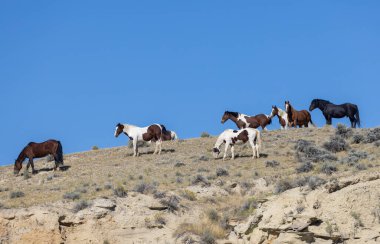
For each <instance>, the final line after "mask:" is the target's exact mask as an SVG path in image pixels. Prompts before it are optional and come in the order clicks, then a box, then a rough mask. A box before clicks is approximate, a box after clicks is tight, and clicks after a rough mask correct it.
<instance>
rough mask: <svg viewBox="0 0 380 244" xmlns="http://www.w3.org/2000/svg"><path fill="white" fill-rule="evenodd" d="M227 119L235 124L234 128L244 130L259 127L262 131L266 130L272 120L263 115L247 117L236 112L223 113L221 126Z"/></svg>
mask: <svg viewBox="0 0 380 244" xmlns="http://www.w3.org/2000/svg"><path fill="white" fill-rule="evenodd" d="M229 119H230V120H232V121H233V122H235V124H236V126H237V127H238V128H239V129H244V128H248V127H250V128H253V129H256V128H257V127H259V126H261V128H262V129H263V130H267V129H266V128H265V127H266V126H267V125H269V124H270V123H271V122H272V119H271V118H270V117H269V116H267V115H265V114H258V115H256V116H248V115H245V114H241V113H238V112H230V111H225V112H224V114H223V117H222V121H221V122H222V124H224V122H226V121H227V120H229Z"/></svg>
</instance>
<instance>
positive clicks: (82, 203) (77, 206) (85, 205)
mask: <svg viewBox="0 0 380 244" xmlns="http://www.w3.org/2000/svg"><path fill="white" fill-rule="evenodd" d="M90 206H91V203H90V202H88V201H84V200H82V201H79V202H77V203H76V204H75V205H74V207H73V212H74V213H77V212H79V211H81V210H83V209H86V208H88V207H90Z"/></svg>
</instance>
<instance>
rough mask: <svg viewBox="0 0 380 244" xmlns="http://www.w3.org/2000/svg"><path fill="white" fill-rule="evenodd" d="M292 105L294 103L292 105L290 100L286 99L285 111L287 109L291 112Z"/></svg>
mask: <svg viewBox="0 0 380 244" xmlns="http://www.w3.org/2000/svg"><path fill="white" fill-rule="evenodd" d="M291 107H292V105H290V102H289V101H285V111H286V112H287V113H289V112H291V111H290V110H291Z"/></svg>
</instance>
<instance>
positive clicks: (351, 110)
mask: <svg viewBox="0 0 380 244" xmlns="http://www.w3.org/2000/svg"><path fill="white" fill-rule="evenodd" d="M316 108H319V109H320V110H321V111H322V113H323V116H325V119H326V124H328V125H331V120H332V118H339V119H340V118H343V117H345V116H347V117H348V118H349V119H350V122H351V127H352V128H356V124H357V125H358V126H359V127H360V117H359V108H358V106H357V105H356V104H352V103H343V104H340V105H336V104H333V103H331V102H330V101H326V100H322V99H313V101H311V104H310V107H309V110H310V111H313V110H314V109H316Z"/></svg>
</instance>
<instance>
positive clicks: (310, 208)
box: [230, 174, 380, 243]
mask: <svg viewBox="0 0 380 244" xmlns="http://www.w3.org/2000/svg"><path fill="white" fill-rule="evenodd" d="M334 184H336V185H337V186H338V187H335V186H333V187H331V186H332V184H331V182H329V183H327V184H326V185H325V186H324V187H321V188H319V189H316V190H313V191H311V190H309V189H301V188H295V189H291V190H288V191H286V192H284V193H282V194H280V195H278V196H273V197H271V198H270V199H269V201H268V202H266V203H264V204H263V205H262V206H261V208H260V209H258V210H257V211H256V213H255V214H254V215H252V216H251V217H250V218H249V219H248V221H247V222H245V223H240V224H238V225H236V226H235V228H234V233H235V234H234V235H235V236H236V238H237V240H239V239H241V240H246V241H248V240H249V241H250V242H251V243H342V242H344V243H376V242H379V241H380V225H379V222H378V221H379V220H375V219H374V216H373V211H374V210H375V209H376V208H379V207H380V178H379V175H378V174H371V175H365V176H362V177H356V178H355V177H350V178H347V179H343V180H341V181H339V182H338V181H337V182H336V183H334ZM332 189H334V190H332ZM363 199H365V201H363ZM316 203H318V204H316ZM234 235H230V237H231V238H233V237H234Z"/></svg>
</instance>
